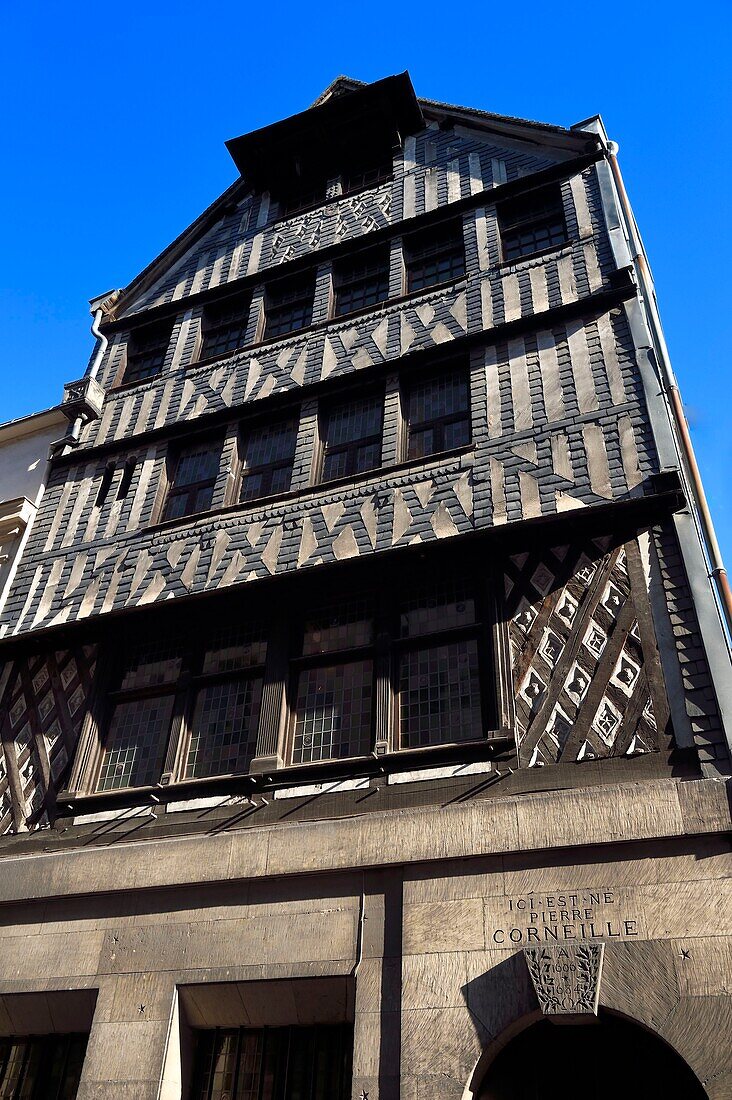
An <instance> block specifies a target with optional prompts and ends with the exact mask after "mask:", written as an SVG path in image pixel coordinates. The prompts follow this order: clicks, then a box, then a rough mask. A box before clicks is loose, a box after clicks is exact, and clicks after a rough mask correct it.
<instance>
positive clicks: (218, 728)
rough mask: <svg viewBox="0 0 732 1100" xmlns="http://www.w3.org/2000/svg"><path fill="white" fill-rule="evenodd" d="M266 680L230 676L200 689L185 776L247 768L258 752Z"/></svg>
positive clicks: (222, 773) (192, 776)
mask: <svg viewBox="0 0 732 1100" xmlns="http://www.w3.org/2000/svg"><path fill="white" fill-rule="evenodd" d="M261 697H262V681H261V680H260V679H251V680H228V681H225V682H224V683H219V684H210V685H209V686H208V687H205V688H203V689H202V690H201V691H199V692H198V696H197V699H196V705H195V709H194V713H193V721H192V725H191V743H190V746H189V749H188V759H187V762H186V770H185V778H186V779H198V778H200V777H202V776H207V775H228V774H229V773H235V772H245V771H247V769H248V768H249V764H250V762H251V760H252V758H253V756H254V752H255V749H256V739H257V722H258V719H259V706H260V701H261Z"/></svg>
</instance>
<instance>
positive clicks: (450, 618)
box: [400, 581, 475, 638]
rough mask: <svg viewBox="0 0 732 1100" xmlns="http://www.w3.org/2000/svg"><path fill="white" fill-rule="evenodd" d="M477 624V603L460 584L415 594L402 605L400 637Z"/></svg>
mask: <svg viewBox="0 0 732 1100" xmlns="http://www.w3.org/2000/svg"><path fill="white" fill-rule="evenodd" d="M474 622H475V600H474V599H473V597H472V596H471V595H470V593H469V592H468V590H467V588H466V586H465V585H464V584H462V583H461V582H460V581H445V583H444V584H440V585H436V586H434V587H433V588H430V589H423V590H421V591H418V592H415V593H414V595H412V596H411V597H409V598H408V599H407V600H405V601H404V602H403V603H402V611H401V618H400V635H401V637H402V638H414V637H416V636H418V635H420V634H433V633H435V631H437V630H452V629H454V628H455V627H460V626H470V625H471V624H473V623H474Z"/></svg>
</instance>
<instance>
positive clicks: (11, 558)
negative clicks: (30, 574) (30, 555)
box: [0, 408, 66, 608]
mask: <svg viewBox="0 0 732 1100" xmlns="http://www.w3.org/2000/svg"><path fill="white" fill-rule="evenodd" d="M65 425H66V417H65V416H64V414H63V412H62V411H61V409H58V408H56V409H47V410H46V411H45V412H41V413H34V414H33V415H32V416H23V417H20V418H19V419H18V420H10V421H8V422H7V423H6V424H0V608H1V607H2V604H3V601H4V599H5V596H6V594H7V590H8V587H9V585H10V581H11V580H12V577H13V574H14V572H15V566H16V564H17V561H18V558H19V556H20V551H21V549H22V547H23V544H24V542H25V539H26V538H27V537H28V533H29V531H30V527H31V524H32V522H33V517H34V516H35V514H36V511H37V508H38V503H39V501H40V499H41V496H42V495H43V490H44V488H45V485H46V477H47V475H48V456H49V451H50V449H51V444H52V443H54V442H55V441H56V440H58V439H59V438H62V437H63V435H64V428H65Z"/></svg>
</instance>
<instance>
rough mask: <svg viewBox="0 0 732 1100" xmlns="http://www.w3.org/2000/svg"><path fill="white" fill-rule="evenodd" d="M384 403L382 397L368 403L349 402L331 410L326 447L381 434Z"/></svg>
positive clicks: (328, 419)
mask: <svg viewBox="0 0 732 1100" xmlns="http://www.w3.org/2000/svg"><path fill="white" fill-rule="evenodd" d="M382 408H383V401H382V399H381V397H380V396H378V397H372V398H370V399H369V400H367V401H347V402H345V403H344V404H342V405H336V406H335V407H334V408H332V409H330V411H329V413H328V417H327V427H326V445H327V446H338V445H339V444H341V443H353V442H354V441H356V440H359V439H364V438H366V436H370V435H379V434H380V433H381V417H382Z"/></svg>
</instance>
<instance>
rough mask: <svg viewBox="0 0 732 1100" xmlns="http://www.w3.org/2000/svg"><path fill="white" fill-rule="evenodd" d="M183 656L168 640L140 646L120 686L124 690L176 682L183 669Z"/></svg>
mask: <svg viewBox="0 0 732 1100" xmlns="http://www.w3.org/2000/svg"><path fill="white" fill-rule="evenodd" d="M181 663H182V661H181V656H180V653H178V652H177V651H176V650H175V649H174V648H173V647H172V646H171V645H170V644H169V643H167V642H150V644H149V645H146V646H140V647H139V648H137V649H136V650H135V652H134V654H133V655H132V656H131V657H130V658H129V660H128V662H127V664H126V667H125V671H124V674H123V676H122V683H121V684H120V687H121V689H122V690H123V691H132V690H135V689H137V688H147V687H157V686H158V685H160V684H174V683H175V681H176V680H177V679H178V676H179V675H180V670H181Z"/></svg>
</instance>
